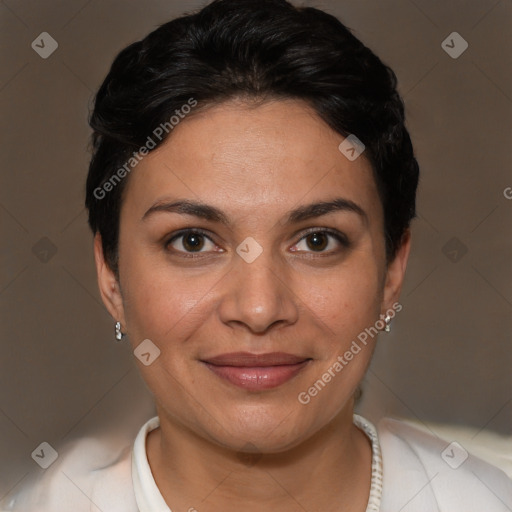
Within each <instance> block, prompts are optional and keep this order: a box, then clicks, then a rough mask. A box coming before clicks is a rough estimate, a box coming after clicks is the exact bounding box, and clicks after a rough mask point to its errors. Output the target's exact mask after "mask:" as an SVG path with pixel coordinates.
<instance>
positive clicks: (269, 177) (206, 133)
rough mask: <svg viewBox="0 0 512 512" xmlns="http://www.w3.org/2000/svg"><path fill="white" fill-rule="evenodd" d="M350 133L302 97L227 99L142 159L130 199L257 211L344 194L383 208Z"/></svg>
mask: <svg viewBox="0 0 512 512" xmlns="http://www.w3.org/2000/svg"><path fill="white" fill-rule="evenodd" d="M343 139H344V137H342V136H341V135H339V134H338V133H337V132H335V131H334V130H332V129H331V128H330V127H329V126H328V125H327V124H326V123H325V122H324V121H322V120H321V119H320V118H319V117H318V115H317V114H316V113H315V112H314V111H313V110H312V109H311V108H310V107H308V106H307V105H306V104H305V103H304V102H302V101H298V100H279V101H272V102H266V103H264V104H260V105H257V106H256V105H254V104H247V103H242V102H240V101H230V102H227V103H223V104H221V105H217V106H214V107H211V108H209V109H207V110H205V111H202V112H200V113H196V114H194V115H192V116H190V117H188V118H185V119H184V120H182V121H181V122H180V124H179V125H178V126H177V127H175V128H174V130H173V131H172V133H171V135H170V136H169V137H168V138H167V139H166V140H165V141H164V142H163V143H162V144H161V145H160V146H159V147H158V148H157V149H155V150H154V151H152V152H151V153H150V154H149V155H148V156H146V157H145V158H144V159H143V160H142V161H141V163H139V164H138V166H137V167H136V169H135V170H134V171H133V172H132V175H131V176H130V179H129V181H128V184H127V191H126V202H130V203H132V206H134V205H137V206H139V207H140V208H143V207H146V208H148V207H150V206H151V204H152V203H154V202H155V201H157V200H160V199H161V198H164V197H166V198H167V197H169V196H171V197H188V198H191V199H195V200H199V201H203V202H206V203H210V204H214V205H215V206H218V207H219V208H222V209H224V210H225V209H228V210H231V211H232V212H233V213H235V211H236V212H237V213H239V214H243V213H246V214H249V212H251V213H252V214H254V213H255V212H260V213H261V212H262V211H265V212H268V213H270V212H272V211H274V210H275V209H277V208H279V207H281V206H282V207H283V208H286V209H288V208H289V207H291V206H293V205H297V204H300V203H303V202H309V200H319V199H320V200H321V199H325V198H327V197H329V196H340V195H341V196H343V197H346V198H347V199H349V200H352V201H354V202H356V203H358V204H361V203H362V204H363V205H365V210H368V209H370V210H371V209H374V210H376V211H375V212H374V214H375V215H377V216H378V215H379V211H378V210H379V207H380V201H379V200H378V193H377V190H376V186H375V183H374V179H373V173H372V169H371V166H370V164H369V162H368V160H367V159H366V158H364V154H363V155H362V156H360V157H359V158H357V159H356V160H354V161H350V160H348V159H347V158H346V157H345V156H344V155H343V154H342V153H341V152H340V150H339V149H338V146H339V144H340V143H341V142H342V141H343ZM262 208H264V210H262ZM368 213H370V214H371V213H372V212H371V211H370V212H368Z"/></svg>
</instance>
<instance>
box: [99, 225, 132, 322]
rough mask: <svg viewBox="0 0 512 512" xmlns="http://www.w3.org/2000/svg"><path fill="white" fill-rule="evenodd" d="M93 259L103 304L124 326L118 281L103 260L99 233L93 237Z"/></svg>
mask: <svg viewBox="0 0 512 512" xmlns="http://www.w3.org/2000/svg"><path fill="white" fill-rule="evenodd" d="M94 260H95V262H96V273H97V276H98V286H99V289H100V294H101V299H102V300H103V304H105V307H106V308H107V309H108V312H109V313H110V314H111V315H112V318H113V319H114V320H115V321H116V322H121V325H122V326H123V327H124V326H125V325H126V324H125V319H124V308H123V299H122V296H121V289H120V287H119V281H118V280H117V277H116V275H115V274H114V272H113V271H112V269H111V268H110V267H109V266H108V264H107V262H106V261H105V256H104V254H103V248H102V245H101V236H100V234H99V233H97V234H96V236H95V237H94Z"/></svg>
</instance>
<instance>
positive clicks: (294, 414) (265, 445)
mask: <svg viewBox="0 0 512 512" xmlns="http://www.w3.org/2000/svg"><path fill="white" fill-rule="evenodd" d="M304 412H305V411H304V410H302V411H301V410H295V411H294V410H290V409H289V408H286V407H283V405H282V404H281V406H280V407H272V408H268V407H262V406H261V405H260V406H252V407H242V408H240V409H238V410H236V411H231V413H230V412H229V411H226V410H224V411H222V414H221V415H219V417H218V418H217V420H218V422H219V424H220V425H222V427H221V428H219V429H218V430H217V432H216V433H215V434H213V433H212V432H210V433H209V434H210V436H212V437H214V438H216V440H217V442H218V443H219V444H220V445H222V446H225V447H228V448H230V449H232V450H234V451H243V452H248V453H279V452H283V451H286V450H288V449H291V448H293V447H295V446H297V445H298V444H300V443H301V442H302V441H304V440H305V439H307V438H308V437H309V436H308V432H311V433H313V432H314V431H315V426H316V425H314V423H316V422H317V421H318V419H316V420H313V418H311V421H308V420H307V418H305V417H304ZM308 416H309V415H308ZM316 418H318V417H317V416H316Z"/></svg>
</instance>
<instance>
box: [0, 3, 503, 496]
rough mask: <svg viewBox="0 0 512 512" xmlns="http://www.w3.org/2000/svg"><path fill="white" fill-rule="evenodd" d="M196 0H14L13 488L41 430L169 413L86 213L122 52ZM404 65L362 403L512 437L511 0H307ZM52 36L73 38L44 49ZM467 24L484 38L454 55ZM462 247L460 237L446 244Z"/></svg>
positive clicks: (371, 414) (49, 434)
mask: <svg viewBox="0 0 512 512" xmlns="http://www.w3.org/2000/svg"><path fill="white" fill-rule="evenodd" d="M202 4H203V2H197V1H189V2H184V1H176V0H174V1H171V0H167V1H163V0H152V1H144V2H142V1H138V2H137V1H134V0H130V1H126V0H124V1H120V0H117V1H116V0H110V1H100V0H89V1H84V0H80V1H64V0H60V1H59V0H46V1H45V2H36V1H31V0H18V1H16V0H5V1H3V2H1V3H0V34H1V40H2V46H1V50H0V52H1V59H2V60H1V62H2V66H0V108H1V111H2V116H1V120H0V123H1V133H2V142H1V146H2V148H1V153H0V159H1V168H2V186H1V188H0V216H1V221H2V224H1V226H2V231H1V234H2V244H1V247H2V252H1V259H2V262H1V265H2V267H1V268H2V273H1V276H0V308H1V317H2V323H1V336H2V339H1V356H0V500H1V499H2V497H4V496H6V495H8V494H9V493H10V492H11V491H12V490H13V489H15V488H16V486H17V485H19V484H20V482H21V481H22V480H23V479H25V478H26V476H27V475H28V474H29V473H30V472H33V471H42V470H40V469H39V468H38V467H36V466H35V464H34V462H33V461H32V459H31V458H30V453H31V452H32V450H34V448H35V447H36V446H38V445H39V444H40V443H41V442H42V441H47V442H49V443H50V444H51V445H52V446H53V447H55V448H56V449H57V450H59V449H60V447H61V446H63V445H64V444H65V443H66V442H67V441H70V440H72V439H74V438H77V437H79V436H82V435H84V434H89V435H104V434H105V433H106V432H115V435H117V436H126V439H127V440H129V439H131V438H132V437H133V436H134V434H135V432H136V431H137V430H138V428H139V427H140V425H141V424H142V422H143V421H144V420H145V419H146V418H148V417H149V416H150V415H152V414H153V409H152V405H151V397H150V396H149V393H148V392H147V390H146V389H145V387H144V384H143V383H142V381H141V380H140V378H139V377H138V373H137V369H136V367H135V363H134V359H133V355H132V353H131V351H130V349H129V347H128V343H127V342H123V343H122V344H117V343H115V341H114V338H113V321H112V319H111V318H110V317H109V315H108V314H107V313H106V311H105V309H104V308H103V305H102V304H101V301H100V298H99V294H98V291H97V288H96V279H95V271H94V266H93V258H92V250H91V249H92V244H91V241H92V237H91V234H90V233H89V231H88V228H87V225H86V215H85V211H84V208H83V192H84V183H85V177H86V171H87V165H88V153H87V144H88V136H89V129H88V126H87V113H88V106H89V105H90V104H91V98H92V94H93V92H94V91H95V90H96V88H97V87H98V86H99V84H100V83H101V81H102V80H103V78H104V76H105V74H106V73H107V71H108V68H109V66H110V64H111V62H112V60H113V58H114V56H115V55H116V54H117V52H118V51H119V50H121V49H122V48H123V47H125V46H126V45H127V44H129V43H131V42H133V41H135V40H137V39H140V38H141V37H143V36H144V35H146V34H147V33H148V32H149V31H151V30H153V29H154V28H156V26H157V25H158V24H161V23H163V22H165V21H167V20H169V19H170V18H172V17H175V16H177V15H179V14H180V13H181V12H183V10H186V9H193V8H195V7H198V6H200V5H202ZM308 4H310V5H314V6H318V7H320V8H325V9H327V10H328V11H329V12H331V13H333V14H335V15H337V16H339V17H340V18H341V19H342V21H344V22H345V23H346V24H347V25H348V26H349V27H351V28H352V29H353V30H354V32H355V34H356V36H358V37H359V38H361V39H362V40H363V41H364V42H365V43H366V44H368V45H369V46H370V47H371V48H372V49H374V50H375V52H376V53H377V54H378V55H379V56H380V57H381V58H382V59H383V60H384V61H385V62H386V63H388V64H389V65H391V67H392V68H393V69H394V70H395V71H396V73H397V75H398V78H399V81H400V91H401V93H402V94H403V96H404V98H405V101H406V105H407V115H408V125H409V127H410V131H411V134H412V136H413V141H414V143H415V147H416V152H417V156H418V159H419V161H420V165H421V171H422V176H421V185H420V191H419V203H418V207H419V214H420V215H419V218H418V219H417V220H416V221H415V222H414V228H413V234H414V245H413V252H412V256H411V261H410V267H409V270H408V274H407V279H406V284H405V289H404V291H403V295H402V304H403V306H404V308H403V311H402V312H401V313H399V314H398V316H397V318H396V319H395V321H394V323H393V330H392V333H391V334H389V335H382V336H381V338H380V340H379V345H378V349H377V352H376V355H375V359H374V361H373V364H372V367H371V369H370V372H369V374H368V376H367V378H366V381H365V382H366V384H365V395H364V400H363V402H362V404H361V407H360V411H361V412H362V413H363V414H365V415H366V416H367V417H368V418H369V419H372V420H374V421H376V420H378V419H379V418H380V417H381V416H383V415H394V416H397V415H398V416H405V417H408V418H415V419H417V420H420V421H422V422H429V421H440V422H448V423H456V424H464V425H468V426H469V427H471V428H473V429H474V431H475V435H478V433H479V432H480V431H482V429H486V430H489V431H494V432H500V433H502V434H508V435H511V434H512V372H511V368H512V345H511V337H512V336H511V334H512V315H511V313H512V287H511V282H512V264H511V261H512V200H507V199H506V197H505V195H504V190H505V189H506V188H507V187H512V173H511V168H512V166H511V142H512V139H511V135H512V115H511V114H512V100H511V98H512V87H511V79H512V71H511V70H512V47H511V46H512V31H511V22H512V2H511V1H510V0H499V1H496V0H479V1H453V0H452V1H450V2H445V1H444V0H434V1H433V0H414V1H413V0H384V1H381V0H372V1H370V0H367V1H365V0H347V1H327V0H326V1H324V2H322V1H318V2H308ZM43 31H46V32H48V33H50V34H51V35H52V37H53V38H55V39H56V40H57V42H58V44H59V47H58V49H57V50H56V51H55V53H53V54H52V55H51V56H50V57H49V58H48V59H42V58H41V57H40V56H39V55H38V54H37V53H36V52H35V51H34V50H33V49H32V48H31V43H32V41H33V40H34V39H35V38H36V37H37V36H38V35H39V34H40V33H41V32H43ZM453 31H457V32H459V33H460V34H461V35H462V36H463V37H464V39H466V40H467V41H468V43H469V48H468V49H467V50H466V51H465V53H463V54H462V55H461V56H460V57H459V58H457V59H452V58H451V57H450V56H449V55H448V54H447V53H446V52H445V51H444V50H443V49H442V47H441V43H442V41H443V40H444V39H445V38H446V37H447V36H448V35H449V34H450V33H451V32H453ZM447 244H448V245H447Z"/></svg>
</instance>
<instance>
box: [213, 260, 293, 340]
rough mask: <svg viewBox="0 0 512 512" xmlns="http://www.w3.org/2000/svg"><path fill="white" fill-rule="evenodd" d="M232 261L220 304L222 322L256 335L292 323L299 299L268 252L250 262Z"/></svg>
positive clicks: (284, 274) (279, 266) (281, 268)
mask: <svg viewBox="0 0 512 512" xmlns="http://www.w3.org/2000/svg"><path fill="white" fill-rule="evenodd" d="M234 260H235V261H234V262H233V266H232V268H231V271H230V272H228V275H227V276H226V277H225V279H226V288H225V292H224V294H223V296H222V300H221V301H220V304H219V315H220V319H221V320H222V322H224V323H225V324H227V325H230V326H231V327H233V328H245V329H248V330H250V331H251V332H253V333H258V334H263V333H266V332H267V331H268V330H270V329H271V328H277V326H281V327H284V326H285V325H291V324H294V323H295V322H296V321H297V318H298V312H299V308H298V307H297V304H298V302H299V299H298V297H297V295H296V294H295V293H294V291H293V284H292V282H291V280H290V279H287V275H286V271H285V270H284V269H283V265H282V264H279V262H275V261H273V258H272V254H271V253H270V251H263V252H262V254H261V255H260V256H258V258H256V260H255V261H252V262H251V263H248V262H246V261H245V260H243V259H242V258H241V257H239V256H238V255H235V257H234Z"/></svg>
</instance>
